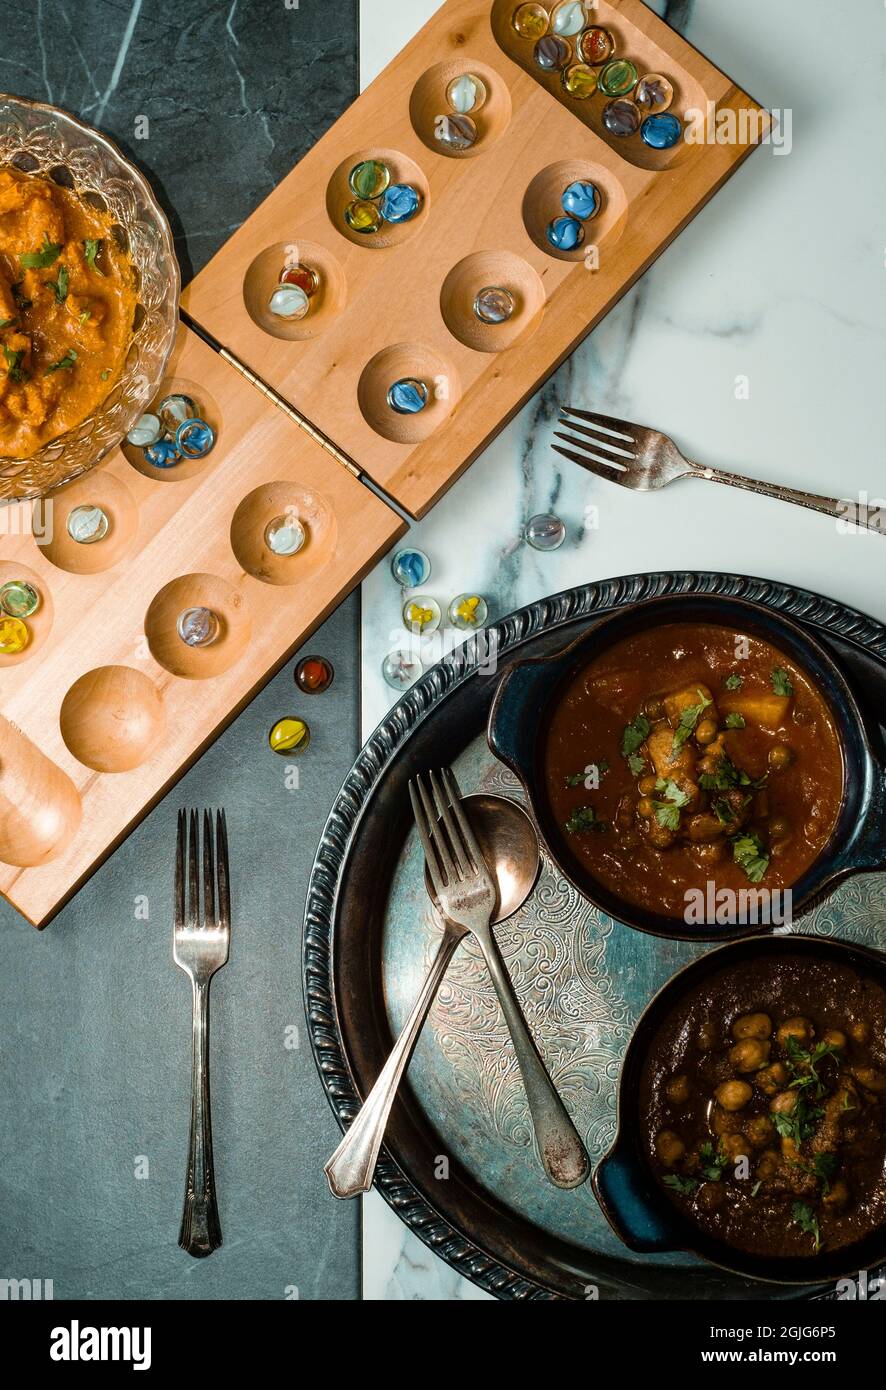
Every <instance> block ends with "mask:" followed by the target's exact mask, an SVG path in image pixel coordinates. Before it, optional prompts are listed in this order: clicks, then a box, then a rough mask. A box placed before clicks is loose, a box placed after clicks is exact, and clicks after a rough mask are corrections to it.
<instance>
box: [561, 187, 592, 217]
mask: <svg viewBox="0 0 886 1390" xmlns="http://www.w3.org/2000/svg"><path fill="white" fill-rule="evenodd" d="M600 201H601V199H600V190H599V188H598V187H597V185H596V184H595V183H585V182H583V181H582V180H581V179H579V180H577V181H576V182H575V183H571V184H570V185H569V187H568V188H567V189H566V191H565V193H564V194H563V211H564V212H565V213H566V214H567V215H568V216H569V217H577V218H578V220H579V221H580V222H588V221H590V219H591V218H592V217H596V216H597V213H598V212H599V211H600Z"/></svg>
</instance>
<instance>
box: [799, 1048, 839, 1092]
mask: <svg viewBox="0 0 886 1390" xmlns="http://www.w3.org/2000/svg"><path fill="white" fill-rule="evenodd" d="M786 1051H787V1064H788V1067H789V1068H790V1071H791V1072H792V1073H793V1077H794V1079H793V1081H792V1082H791V1083H790V1084H791V1088H792V1089H793V1090H798V1091H802V1090H805V1089H807V1088H808V1087H810V1086H814V1087H815V1097H816V1100H821V1098H822V1096H823V1095H824V1094H825V1093H826V1091H827V1086H826V1085H825V1083H824V1082H823V1081H822V1079H821V1077H820V1076H819V1074H818V1066H819V1063H820V1062H823V1061H824V1059H825V1058H826V1057H835V1056H836V1055H837V1054H838V1053H839V1051H840V1049H839V1048H838V1047H835V1046H834V1044H833V1043H824V1042H820V1043H816V1045H815V1047H813V1048H812V1050H811V1052H810V1051H809V1050H808V1049H807V1048H804V1047H801V1046H800V1044H799V1043H798V1042H797V1039H796V1038H795V1037H793V1036H789V1037H788V1040H787V1045H786Z"/></svg>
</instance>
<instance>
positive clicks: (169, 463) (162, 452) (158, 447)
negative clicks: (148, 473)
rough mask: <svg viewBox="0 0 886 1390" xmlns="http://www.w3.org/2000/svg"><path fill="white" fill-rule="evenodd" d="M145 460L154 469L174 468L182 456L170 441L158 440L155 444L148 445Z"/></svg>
mask: <svg viewBox="0 0 886 1390" xmlns="http://www.w3.org/2000/svg"><path fill="white" fill-rule="evenodd" d="M145 458H146V459H147V460H148V463H150V464H152V466H153V467H154V468H174V467H175V465H176V464H177V463H181V461H182V456H181V454H180V453H179V451H178V449H177V448H176V445H175V442H174V441H173V440H172V439H158V440H157V443H156V444H150V445H148V447H147V449H145Z"/></svg>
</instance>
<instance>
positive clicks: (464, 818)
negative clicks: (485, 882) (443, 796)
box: [443, 767, 491, 876]
mask: <svg viewBox="0 0 886 1390" xmlns="http://www.w3.org/2000/svg"><path fill="white" fill-rule="evenodd" d="M443 781H444V783H445V786H446V791H447V793H448V795H449V804H450V806H451V807H452V810H453V814H454V815H455V818H456V820H457V821H458V824H459V829H460V830H461V833H462V838H463V839H464V842H465V844H466V845H467V847H468V850H469V851H470V855H471V858H472V859H473V861H474V867H475V868H476V869H477V871H478V872H479V873H481V874H482V873H483V871H484V870H486V871H487V872H488V871H489V865H488V864H487V863H486V860H485V858H484V857H483V851H482V850H481V848H480V846H479V845H478V843H477V837H476V835H475V834H474V830H473V827H472V825H471V822H470V818H469V816H468V815H467V813H466V812H465V809H464V807H463V806H462V798H461V789H460V787H459V785H458V782H457V781H456V779H455V773H454V772H453V771H452V768H451V767H447V768H444V769H443ZM490 876H491V875H490Z"/></svg>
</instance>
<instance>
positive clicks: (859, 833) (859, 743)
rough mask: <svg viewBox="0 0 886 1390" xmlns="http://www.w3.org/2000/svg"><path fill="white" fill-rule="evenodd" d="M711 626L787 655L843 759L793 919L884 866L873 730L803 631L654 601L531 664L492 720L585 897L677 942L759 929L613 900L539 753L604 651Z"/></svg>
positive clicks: (495, 744) (554, 849)
mask: <svg viewBox="0 0 886 1390" xmlns="http://www.w3.org/2000/svg"><path fill="white" fill-rule="evenodd" d="M677 622H679V623H691V622H698V623H712V624H717V625H719V626H721V627H728V628H734V630H735V631H736V632H739V633H747V634H749V635H750V636H752V637H759V638H761V639H763V640H765V641H767V642H771V643H772V645H773V646H775V647H777V648H780V649H781V650H782V651H783V652H785V654H786V655H788V656H790V657H791V658H792V659H793V660H794V661H795V662H796V663H797V665H798V666H799V667H801V668H802V670H803V671H805V672H806V674H807V675H808V676H809V677H810V679H811V680H812V681H813V682H814V683H815V685H816V686H817V687H818V689H819V691H820V693H821V694H822V695H823V696H824V698H825V699H826V701H827V703H828V705H829V707H830V710H831V714H832V716H833V720H834V725H835V727H836V730H837V733H838V736H839V739H840V743H841V746H842V751H843V765H844V787H843V802H842V805H841V808H840V812H839V815H838V817H837V822H836V825H835V827H834V831H833V834H832V836H831V839H830V841H829V843H828V844H827V846H826V847H825V849H824V850H823V851H822V853H821V855H820V856H819V858H818V859H817V860H816V861H815V863H814V864H813V865H812V866H811V867H810V868H809V869H808V870H807V872H806V873H805V874H804V875H803V877H802V878H800V879H798V880H797V882H796V883H794V884H793V885H792V886H791V887H792V894H793V902H792V909H791V911H792V919H793V920H796V919H797V918H798V917H800V916H801V915H802V914H803V913H804V912H806V911H808V909H809V908H810V907H812V906H813V905H814V903H815V902H816V901H818V900H820V898H821V897H822V896H823V895H824V894H826V893H828V892H830V891H831V890H832V889H833V888H834V887H835V886H836V885H837V884H838V883H839V882H840V881H841V880H842V879H844V878H847V877H848V876H849V875H850V874H855V873H861V872H864V871H871V870H875V869H883V868H886V767H884V766H883V764H882V763H881V762H880V761H879V760H878V758H877V756H876V755H875V752H874V744H873V736H872V731H871V730H869V728H868V726H867V724H866V721H865V717H864V715H863V714H862V711H861V710H860V708H859V706H858V704H857V702H856V699H855V696H854V695H853V693H852V691H851V689H850V687H849V685H848V683H847V681H846V679H845V677H844V676H843V674H842V672H841V671H840V669H839V667H838V666H837V665H836V663H835V662H834V660H833V658H832V657H831V656H830V654H829V653H828V652H827V651H826V650H825V648H824V647H823V646H822V645H821V643H820V642H817V641H816V640H815V639H814V638H813V637H811V636H810V635H809V634H808V633H807V632H805V631H804V630H803V629H802V628H800V627H798V626H797V625H796V624H795V623H793V622H791V621H790V620H789V619H787V618H784V617H782V616H780V615H779V614H776V613H773V612H770V611H769V610H768V609H766V608H762V607H757V606H756V605H754V604H752V603H745V602H744V601H743V600H741V599H732V598H718V597H716V596H712V595H698V596H695V595H687V596H685V597H681V598H663V599H650V600H649V601H648V602H646V603H640V604H637V605H636V606H635V607H633V608H629V609H626V610H625V611H624V612H622V613H619V614H618V615H617V616H616V617H613V618H609V619H607V620H606V621H604V622H602V623H600V625H599V626H598V627H595V628H594V629H593V630H592V631H591V632H588V633H586V634H585V635H584V636H582V637H580V638H579V639H578V640H577V641H576V642H573V643H572V645H571V646H569V647H567V648H566V649H565V650H564V651H562V652H561V653H560V654H559V655H556V656H553V657H542V658H537V659H534V660H532V661H524V662H521V663H520V664H519V665H517V666H515V667H514V668H513V669H512V670H511V671H510V672H509V673H508V674H507V675H506V676H505V678H504V680H503V681H502V683H501V685H500V686H499V689H498V691H497V693H496V697H495V701H494V703H493V706H492V710H491V712H490V716H489V730H488V738H489V746H490V748H491V749H492V751H493V753H495V755H496V757H498V758H500V759H501V760H502V762H503V763H505V764H506V765H507V766H508V767H509V768H511V770H512V771H513V772H514V773H515V774H516V775H517V777H518V778H519V779H520V781H521V783H522V784H523V787H524V789H525V791H526V795H527V797H528V799H529V802H530V805H531V807H532V811H533V814H534V816H535V819H536V822H537V824H538V827H539V830H540V832H541V835H542V837H543V839H544V841H545V844H546V846H547V848H548V851H549V852H550V854H551V856H552V858H553V859H554V861H555V863H556V864H557V865H558V866H559V867H560V869H561V870H562V871H563V873H564V874H565V875H566V877H567V878H568V879H569V880H570V881H571V882H572V883H573V884H574V885H575V887H576V888H577V890H578V891H579V892H580V893H581V894H582V896H583V897H585V898H587V899H588V900H589V901H590V902H592V903H594V904H595V905H596V906H597V907H599V908H601V909H602V910H603V911H604V912H606V913H608V914H609V916H611V917H613V918H615V919H616V920H617V921H620V922H625V923H627V924H628V925H629V926H631V927H636V928H638V929H639V930H640V931H645V932H651V933H652V934H653V935H655V936H667V937H673V938H676V939H678V940H683V941H689V940H700V941H712V940H718V941H724V940H725V941H728V940H731V939H733V938H735V937H739V936H747V935H751V934H754V933H757V932H759V930H760V925H761V924H760V922H759V921H751V922H747V923H744V924H742V923H734V924H729V925H726V926H724V925H722V924H718V923H716V922H714V921H711V920H706V921H704V922H699V923H698V924H695V925H693V924H689V923H687V922H684V921H682V920H680V919H679V918H675V917H666V916H664V915H661V914H658V913H655V912H649V911H647V910H645V909H644V908H641V907H637V906H635V905H634V904H632V903H629V902H626V901H624V900H623V899H622V898H619V897H617V896H616V895H615V894H613V893H611V892H610V891H609V890H608V889H607V888H605V887H604V886H603V885H602V884H600V883H598V882H596V880H595V879H593V878H592V877H591V875H590V874H588V872H587V870H586V868H585V867H584V866H583V864H582V863H581V862H580V861H579V860H578V859H577V858H576V857H575V855H574V854H573V853H572V850H571V848H570V845H569V843H568V839H567V837H566V836H565V835H564V834H563V832H562V829H561V827H560V826H559V825H558V824H557V822H556V820H555V818H554V816H553V814H552V812H551V810H550V806H549V803H548V798H547V792H546V787H545V777H544V768H543V766H542V752H543V748H544V735H545V733H546V731H547V725H548V721H549V718H550V714H551V712H552V711H553V709H554V708H555V706H556V704H557V702H558V700H559V698H560V696H561V694H562V692H563V690H564V687H565V686H566V685H568V683H569V681H570V680H571V679H572V677H573V676H574V674H575V673H576V672H577V671H578V670H580V669H581V668H582V667H584V666H585V665H587V663H588V662H589V661H590V660H591V659H592V658H593V657H596V656H598V655H599V654H600V653H601V652H602V651H604V650H605V649H606V648H607V647H610V646H612V645H613V644H614V643H616V642H620V641H621V640H622V639H623V638H625V637H629V636H631V635H632V634H633V633H636V632H638V631H643V630H645V629H648V628H649V627H653V626H658V625H659V624H663V623H677Z"/></svg>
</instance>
